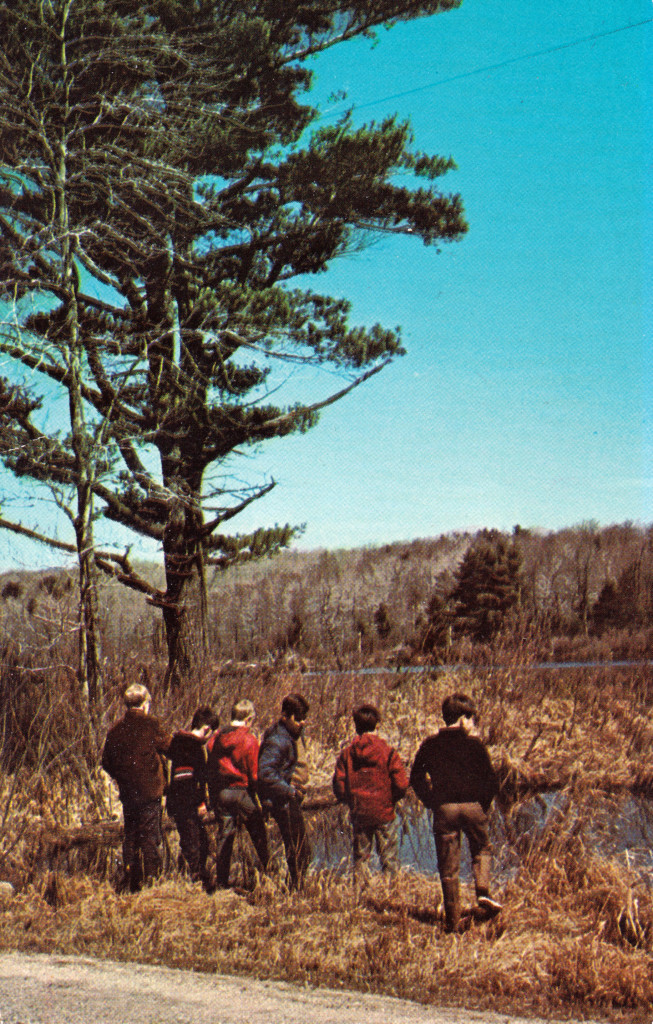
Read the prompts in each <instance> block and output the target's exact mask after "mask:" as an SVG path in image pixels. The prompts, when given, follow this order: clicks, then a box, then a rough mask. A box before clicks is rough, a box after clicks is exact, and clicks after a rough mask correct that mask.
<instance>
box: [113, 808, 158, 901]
mask: <svg viewBox="0 0 653 1024" xmlns="http://www.w3.org/2000/svg"><path fill="white" fill-rule="evenodd" d="M122 812H123V817H124V820H125V836H124V839H123V844H122V862H123V869H124V872H125V879H124V885H125V887H128V888H129V891H130V892H138V890H139V889H140V887H141V885H142V884H143V883H144V882H147V881H148V880H149V879H150V878H155V877H156V876H157V875H158V874H159V873H160V872H161V868H162V866H163V857H162V851H163V833H162V831H161V800H160V799H157V800H148V801H147V803H142V804H132V803H130V802H129V801H125V802H124V803H123V805H122Z"/></svg>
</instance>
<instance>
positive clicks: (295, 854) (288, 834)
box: [258, 693, 311, 889]
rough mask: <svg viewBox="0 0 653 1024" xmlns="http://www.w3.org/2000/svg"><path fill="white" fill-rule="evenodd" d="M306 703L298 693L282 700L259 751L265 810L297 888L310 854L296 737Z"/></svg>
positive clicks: (304, 716) (259, 784) (259, 785)
mask: <svg viewBox="0 0 653 1024" xmlns="http://www.w3.org/2000/svg"><path fill="white" fill-rule="evenodd" d="M308 711H309V704H308V701H307V700H306V698H305V697H303V696H302V694H301V693H290V694H288V695H287V696H286V697H284V699H283V701H282V703H281V717H280V718H279V721H278V722H277V723H276V725H273V726H272V727H271V728H269V729H267V730H266V731H265V732H264V734H263V738H262V740H261V746H260V749H259V755H258V791H259V795H260V798H261V802H262V804H263V808H264V810H269V812H270V814H271V815H272V817H273V818H274V820H275V821H276V823H277V825H278V827H279V831H280V833H281V838H282V840H283V845H284V849H285V851H286V861H287V863H288V873H289V875H290V885H291V888H294V889H296V888H299V886H300V885H301V884H302V882H303V880H304V875H305V874H306V871H307V869H308V865H309V861H310V858H311V850H310V845H309V841H308V836H307V835H306V825H305V822H304V816H303V814H302V808H301V804H302V800H303V799H304V793H305V781H306V780H305V779H302V778H300V773H299V772H298V768H299V765H298V761H299V757H298V753H297V741H298V740H299V738H300V736H301V735H302V732H303V731H304V724H305V722H306V716H307V715H308Z"/></svg>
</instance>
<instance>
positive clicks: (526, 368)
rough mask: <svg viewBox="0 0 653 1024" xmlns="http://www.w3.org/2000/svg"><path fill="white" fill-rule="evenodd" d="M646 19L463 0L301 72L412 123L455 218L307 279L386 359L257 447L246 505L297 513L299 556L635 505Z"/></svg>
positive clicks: (647, 367)
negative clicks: (377, 343) (386, 347)
mask: <svg viewBox="0 0 653 1024" xmlns="http://www.w3.org/2000/svg"><path fill="white" fill-rule="evenodd" d="M651 17H653V4H651V3H650V2H647V3H644V2H643V0H620V2H619V3H616V2H614V0H597V2H595V3H593V4H592V5H588V4H585V3H580V2H571V3H570V2H569V0H547V2H546V3H545V2H542V0H531V2H529V3H528V4H524V3H523V2H521V0H502V2H501V3H499V2H491V0H465V2H464V3H463V5H462V7H461V8H460V9H459V10H457V11H453V12H450V13H447V14H442V15H438V16H436V17H434V18H430V19H426V20H422V21H419V22H413V23H410V24H407V25H402V26H399V27H397V28H395V29H393V30H392V31H391V32H389V33H384V34H382V35H381V37H380V40H379V42H378V44H377V45H376V46H375V47H374V48H372V47H371V46H370V44H369V43H368V42H366V41H357V42H354V43H351V44H348V45H347V46H346V47H340V48H338V49H334V50H333V51H332V53H331V54H329V55H327V56H325V57H322V58H320V60H319V62H316V73H317V80H316V86H315V89H314V95H315V97H316V98H319V99H320V100H322V99H323V98H327V97H328V96H329V94H330V93H332V92H334V91H335V90H337V89H346V90H347V94H348V95H347V100H346V104H351V105H353V106H354V107H355V114H354V117H355V120H356V121H357V122H358V121H360V122H362V121H364V120H369V119H370V118H375V119H377V120H378V119H380V118H381V117H382V116H384V115H386V114H388V113H394V112H397V113H399V114H400V115H401V116H410V117H411V120H412V123H413V126H414V130H415V145H416V146H417V147H418V148H420V149H423V150H426V151H429V152H437V153H439V154H441V155H445V156H447V155H450V154H451V155H452V156H453V157H454V159H455V160H456V162H457V164H458V170H457V171H456V172H454V173H450V174H448V175H447V176H446V177H445V178H444V179H442V182H443V187H444V188H445V189H446V190H447V191H449V190H452V191H454V190H455V191H460V192H461V193H462V196H463V199H464V202H465V207H466V211H467V216H468V219H469V223H470V231H469V233H468V235H467V236H466V237H465V238H464V239H463V240H462V241H461V242H459V243H455V244H453V245H449V246H445V247H443V249H442V251H441V252H440V253H439V254H438V253H436V252H435V251H434V250H433V249H432V248H427V247H424V246H422V245H421V243H419V242H417V241H414V240H411V239H401V240H399V241H397V240H394V239H393V240H384V241H380V242H379V243H377V244H376V245H375V246H374V248H373V249H372V250H369V251H367V252H365V253H363V254H361V255H358V256H356V257H351V258H348V259H346V260H344V261H342V262H341V263H340V264H339V265H337V266H334V267H333V268H332V269H331V270H330V271H329V272H328V273H327V274H326V275H324V276H323V277H322V278H321V279H319V287H320V288H321V289H325V290H328V291H329V292H331V293H332V294H337V295H340V294H342V295H347V296H348V297H350V298H351V299H352V302H353V306H354V310H353V316H352V319H353V320H354V321H355V322H362V323H372V322H374V321H376V320H380V321H381V322H382V323H385V324H387V325H388V326H394V325H395V324H401V325H402V328H403V333H404V339H405V343H406V347H407V349H408V354H407V356H405V357H404V358H403V359H401V360H399V361H397V363H396V364H394V365H393V366H392V367H390V368H389V369H387V370H384V371H383V373H382V374H381V375H380V376H378V377H376V378H374V379H373V380H372V381H371V382H369V383H368V384H366V385H365V386H364V387H363V388H361V389H359V390H358V391H357V392H355V393H353V394H352V395H350V396H349V397H348V398H346V399H345V400H344V401H343V402H341V403H338V404H337V405H336V406H334V407H332V408H331V409H329V410H327V411H326V412H325V413H324V414H323V417H322V421H321V423H320V425H319V426H318V427H317V428H316V429H315V431H314V432H313V434H312V435H311V436H306V437H303V438H295V439H290V440H285V441H283V442H277V443H275V444H274V445H270V446H269V448H267V449H266V450H265V452H264V453H263V454H262V455H261V457H260V458H259V459H258V460H257V463H256V465H257V467H259V468H263V469H265V470H267V471H268V472H269V473H270V474H272V475H274V477H275V479H277V480H278V481H279V486H278V488H277V489H276V491H275V492H273V493H272V494H271V495H270V496H269V497H268V498H266V500H265V512H266V518H267V519H268V520H269V521H275V520H278V521H286V520H290V521H305V522H306V523H307V529H306V532H305V534H304V537H303V538H302V541H301V546H302V547H318V546H325V547H348V546H354V545H355V546H357V545H360V544H368V543H372V544H379V543H384V542H387V541H393V540H399V539H409V538H413V537H418V536H432V535H435V534H438V533H441V532H448V531H450V530H460V529H475V528H477V527H481V526H494V527H498V528H504V529H510V528H511V527H512V526H513V525H514V524H516V523H520V524H521V525H522V526H529V527H539V528H541V529H545V530H547V529H556V528H558V527H561V526H564V525H572V524H574V523H578V522H581V521H583V520H587V519H596V520H597V521H599V522H600V523H602V524H607V523H611V522H620V521H623V520H626V519H632V520H634V521H639V522H650V521H651V519H652V518H653V516H652V515H651V507H652V497H653V493H652V485H653V479H652V477H653V464H652V459H651V453H652V440H653V432H652V430H651V419H650V410H651V397H652V395H651V383H650V382H651V326H652V324H651V271H650V267H651V261H650V257H651V232H652V227H653V217H652V214H653V210H652V207H651V193H650V186H651V159H652V156H653V150H652V147H651V138H650V125H651V123H652V117H651V115H652V113H653V110H652V104H651V67H653V61H652V57H653V25H652V24H650V23H649V24H645V25H639V26H638V27H633V28H628V29H625V26H628V25H633V24H634V23H637V22H642V21H644V20H645V19H649V18H651ZM622 28H623V29H624V31H614V30H616V29H622ZM605 33H611V34H609V35H606V34H605ZM593 36H595V37H597V38H592V39H589V38H588V37H593ZM581 40H587V41H581ZM570 43H577V45H572V46H568V45H567V44H570ZM557 47H564V48H561V49H554V48H557ZM545 50H551V51H553V52H549V53H543V52H542V51H545ZM536 54H538V55H536ZM529 55H533V56H529ZM501 64H503V65H504V66H502V67H495V65H501ZM483 69H487V70H483ZM438 83H441V84H438ZM325 109H326V110H327V111H329V110H331V111H332V113H333V115H335V113H336V112H337V111H338V110H342V104H335V105H333V106H332V107H329V106H328V105H327V106H326V108H325ZM261 511H262V506H261V505H259V507H258V508H257V509H256V513H255V514H254V513H253V515H252V517H251V522H252V524H254V519H255V515H256V516H259V517H260V513H261Z"/></svg>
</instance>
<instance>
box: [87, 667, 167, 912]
mask: <svg viewBox="0 0 653 1024" xmlns="http://www.w3.org/2000/svg"><path fill="white" fill-rule="evenodd" d="M123 700H124V703H125V707H126V711H125V714H124V716H123V717H122V718H121V719H120V721H119V722H117V723H116V725H114V726H113V728H112V729H110V730H109V732H108V733H107V738H106V742H105V744H104V750H103V752H102V767H103V768H104V770H105V772H108V774H109V775H110V776H111V778H112V779H114V780H115V781H116V782H117V783H118V790H119V793H120V800H121V803H122V810H123V816H124V819H125V837H124V840H123V846H122V857H123V868H124V872H125V876H124V880H123V883H122V886H121V887H122V888H129V891H130V892H138V890H139V889H140V888H141V885H142V884H143V883H144V882H145V881H147V880H148V879H150V878H153V877H154V876H155V875H158V874H159V872H160V871H161V866H162V847H163V835H162V831H161V797H162V796H163V791H164V788H165V781H166V780H165V773H164V769H163V760H162V758H163V755H165V754H166V752H167V750H168V747H169V746H170V741H171V739H172V737H171V736H170V735H169V733H167V732H165V730H164V729H163V728H162V726H161V724H160V722H159V720H158V719H157V718H155V717H154V716H153V715H150V713H149V712H150V703H151V697H150V693H149V691H148V689H147V688H146V687H145V686H141V684H140V683H133V684H132V685H131V686H129V687H128V688H127V689H126V690H125V693H124V696H123Z"/></svg>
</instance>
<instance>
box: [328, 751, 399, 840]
mask: <svg viewBox="0 0 653 1024" xmlns="http://www.w3.org/2000/svg"><path fill="white" fill-rule="evenodd" d="M407 789H408V776H407V775H406V769H405V768H404V766H403V763H402V760H401V758H400V757H399V754H398V753H397V751H396V750H394V748H393V747H391V746H390V745H389V744H388V743H386V741H385V740H384V739H381V737H380V736H378V735H377V734H376V733H373V732H364V733H363V734H362V735H361V736H357V737H356V739H355V740H353V742H352V743H349V744H348V745H347V746H346V747H343V749H342V750H341V751H340V755H339V757H338V760H337V762H336V770H335V774H334V776H333V792H334V793H335V795H336V799H337V800H338V801H339V802H340V803H346V804H347V805H348V806H349V810H350V812H351V818H352V822H354V823H355V824H359V825H368V826H369V825H384V824H386V823H387V822H389V821H392V819H393V818H394V813H395V809H394V805H395V804H396V802H397V800H400V799H401V797H402V796H403V795H404V793H405V792H406V790H407Z"/></svg>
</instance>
